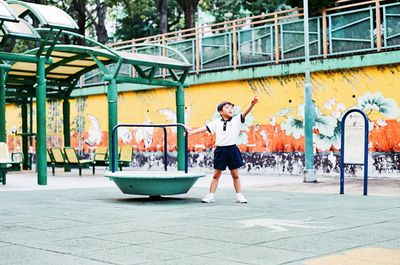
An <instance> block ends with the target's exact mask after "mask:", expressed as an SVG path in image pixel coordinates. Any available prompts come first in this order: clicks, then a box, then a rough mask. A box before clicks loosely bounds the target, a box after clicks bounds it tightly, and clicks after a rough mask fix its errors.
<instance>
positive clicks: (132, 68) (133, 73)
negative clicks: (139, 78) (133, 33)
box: [131, 39, 136, 77]
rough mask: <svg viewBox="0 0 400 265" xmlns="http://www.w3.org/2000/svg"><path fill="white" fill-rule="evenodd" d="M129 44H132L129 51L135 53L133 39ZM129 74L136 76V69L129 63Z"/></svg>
mask: <svg viewBox="0 0 400 265" xmlns="http://www.w3.org/2000/svg"><path fill="white" fill-rule="evenodd" d="M131 45H132V49H131V52H132V53H135V39H132V41H131ZM131 75H132V77H136V69H135V67H133V65H131Z"/></svg>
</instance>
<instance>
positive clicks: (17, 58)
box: [0, 52, 52, 64]
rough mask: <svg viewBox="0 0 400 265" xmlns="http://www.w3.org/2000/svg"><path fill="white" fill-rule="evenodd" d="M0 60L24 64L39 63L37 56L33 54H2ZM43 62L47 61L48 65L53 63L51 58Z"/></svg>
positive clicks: (0, 53)
mask: <svg viewBox="0 0 400 265" xmlns="http://www.w3.org/2000/svg"><path fill="white" fill-rule="evenodd" d="M0 58H1V59H2V60H4V61H12V62H24V63H37V62H38V58H37V56H36V55H31V54H21V53H10V52H0ZM43 60H45V63H46V64H51V63H52V60H51V59H50V58H44V59H43Z"/></svg>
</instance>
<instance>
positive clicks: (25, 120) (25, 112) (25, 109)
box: [21, 98, 29, 170]
mask: <svg viewBox="0 0 400 265" xmlns="http://www.w3.org/2000/svg"><path fill="white" fill-rule="evenodd" d="M21 118H22V153H23V154H24V162H23V164H22V168H23V169H25V170H26V169H28V168H29V163H28V162H29V159H28V158H29V157H28V135H27V133H28V106H27V100H26V98H24V99H23V100H22V105H21Z"/></svg>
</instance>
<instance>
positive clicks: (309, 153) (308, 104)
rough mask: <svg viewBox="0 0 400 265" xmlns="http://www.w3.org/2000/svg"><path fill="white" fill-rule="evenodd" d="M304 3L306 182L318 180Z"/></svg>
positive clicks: (306, 8) (307, 30)
mask: <svg viewBox="0 0 400 265" xmlns="http://www.w3.org/2000/svg"><path fill="white" fill-rule="evenodd" d="M303 5H304V53H305V76H306V79H305V86H304V97H305V99H304V101H305V106H304V127H305V128H304V138H305V166H306V169H305V172H304V173H305V174H304V182H316V181H317V178H316V175H315V170H314V148H313V126H314V116H315V114H314V104H313V101H312V90H311V82H310V79H311V78H310V46H309V45H310V40H309V35H308V34H309V33H308V32H309V29H308V25H309V23H308V0H303Z"/></svg>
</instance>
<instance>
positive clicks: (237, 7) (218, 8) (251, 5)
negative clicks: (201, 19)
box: [201, 0, 284, 22]
mask: <svg viewBox="0 0 400 265" xmlns="http://www.w3.org/2000/svg"><path fill="white" fill-rule="evenodd" d="M283 6H284V1H283V0H270V1H265V0H207V1H203V2H202V3H201V8H202V9H203V10H204V11H208V12H210V13H211V14H212V15H213V16H215V21H216V22H222V21H227V20H233V19H238V18H244V17H248V16H256V15H260V14H267V13H271V12H274V11H276V10H278V9H279V8H282V7H283Z"/></svg>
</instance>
